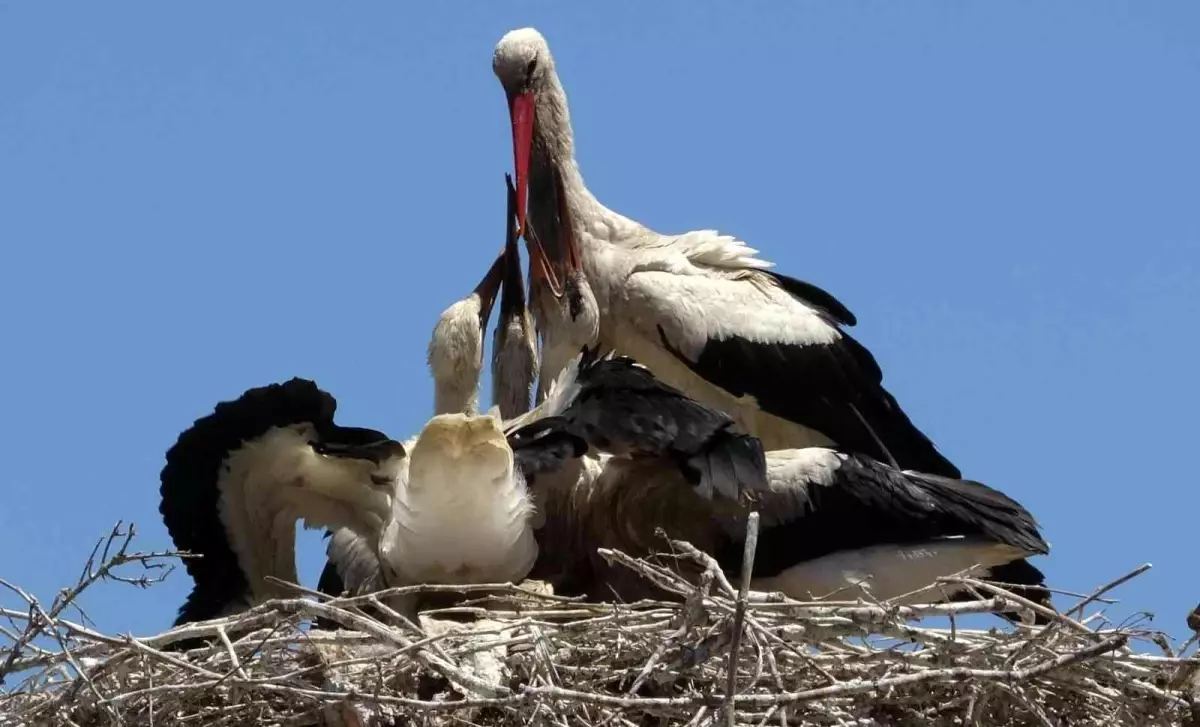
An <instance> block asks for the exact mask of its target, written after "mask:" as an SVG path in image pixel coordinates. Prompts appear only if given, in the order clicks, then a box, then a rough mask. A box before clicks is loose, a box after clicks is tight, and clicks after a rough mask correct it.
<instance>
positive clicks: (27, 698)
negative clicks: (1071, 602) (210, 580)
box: [0, 526, 1200, 727]
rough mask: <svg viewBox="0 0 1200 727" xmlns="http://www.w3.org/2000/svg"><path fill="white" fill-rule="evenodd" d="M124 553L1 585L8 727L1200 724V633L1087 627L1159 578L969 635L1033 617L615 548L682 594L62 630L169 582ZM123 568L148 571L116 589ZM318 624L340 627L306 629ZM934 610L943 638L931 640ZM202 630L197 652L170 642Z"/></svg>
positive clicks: (111, 546)
mask: <svg viewBox="0 0 1200 727" xmlns="http://www.w3.org/2000/svg"><path fill="white" fill-rule="evenodd" d="M132 538H133V529H132V528H129V529H128V530H127V531H121V529H120V527H119V526H118V527H117V528H114V529H113V531H112V533H111V534H110V535H109V536H108V537H107V538H106V539H104V540H103V541H102V543H101V544H100V545H98V546H97V550H96V551H95V552H94V553H93V555H92V557H91V558H90V559H89V561H88V565H87V567H86V568H85V569H84V573H83V575H82V576H81V578H80V579H79V583H78V584H77V585H76V586H75V587H73V588H71V589H69V590H67V591H64V592H63V593H62V594H60V595H59V596H58V597H57V598H55V600H54V602H53V603H52V604H51V605H50V606H49V607H43V606H42V605H41V604H39V602H38V601H37V600H36V599H35V598H34V597H32V596H31V595H29V594H27V593H25V592H24V591H22V590H20V589H19V588H17V587H16V586H14V585H12V584H8V583H6V582H3V581H0V585H3V586H5V587H7V588H8V589H9V590H11V591H12V592H13V593H15V594H17V596H18V597H19V598H21V599H22V600H24V602H25V603H26V604H27V606H28V608H27V609H4V610H3V615H4V616H5V617H6V618H7V619H8V621H9V624H10V626H11V627H12V628H11V630H9V629H4V630H3V631H0V635H2V636H3V637H4V638H5V639H7V642H8V643H7V644H5V646H4V648H3V649H2V650H0V664H2V665H3V666H2V667H0V678H9V679H11V678H12V677H13V676H14V675H18V674H19V675H23V676H24V677H25V678H24V681H23V682H22V683H21V684H20V685H19V686H17V687H16V688H15V689H13V690H12V691H8V692H5V693H4V694H0V724H2V725H28V726H29V727H33V726H34V725H60V724H67V725H93V724H94V725H101V724H116V725H151V724H180V725H187V724H196V725H199V724H206V725H209V724H211V725H223V724H231V725H232V724H281V725H282V724H287V725H323V724H328V725H346V726H347V727H358V726H359V725H362V726H364V727H365V726H366V725H377V724H379V725H388V724H408V723H416V724H442V723H450V722H456V723H463V722H467V723H474V724H481V725H493V724H495V725H499V724H529V723H545V724H554V725H567V724H586V725H599V724H602V723H614V724H621V725H631V724H652V723H657V724H667V723H678V724H688V725H701V724H745V725H765V724H781V725H785V724H789V723H790V724H817V725H850V724H853V725H873V724H888V725H891V724H897V725H903V724H914V725H916V724H920V725H939V724H1014V725H1024V724H1029V725H1057V724H1106V723H1120V724H1138V725H1179V724H1195V722H1189V720H1192V719H1194V716H1193V711H1194V710H1195V704H1196V703H1195V697H1196V691H1197V683H1200V677H1198V675H1200V659H1198V658H1197V657H1196V656H1195V652H1194V650H1192V649H1193V648H1194V642H1195V640H1196V639H1195V637H1193V639H1191V640H1189V641H1188V642H1187V643H1185V644H1183V645H1182V646H1181V647H1180V648H1177V649H1176V648H1172V646H1171V644H1170V643H1168V642H1167V640H1166V638H1165V636H1163V635H1161V634H1157V633H1154V632H1150V631H1146V630H1139V629H1137V628H1133V627H1122V626H1113V625H1111V624H1109V623H1107V622H1106V621H1105V620H1104V619H1103V616H1102V615H1101V614H1100V613H1095V614H1092V615H1090V616H1087V617H1084V616H1083V613H1084V611H1086V610H1087V609H1088V608H1089V607H1090V606H1093V605H1094V604H1096V603H1098V602H1102V601H1103V599H1102V596H1103V593H1104V592H1106V591H1108V590H1110V589H1111V588H1114V587H1117V586H1119V585H1120V584H1121V583H1123V582H1125V581H1127V580H1128V579H1129V578H1132V577H1135V576H1136V575H1138V574H1140V573H1141V572H1144V571H1145V570H1146V567H1143V568H1140V569H1137V570H1135V571H1134V572H1133V573H1131V574H1129V575H1127V576H1123V577H1122V578H1119V579H1117V580H1116V581H1114V582H1113V583H1111V584H1109V585H1108V586H1105V587H1104V588H1102V589H1099V590H1098V591H1097V592H1096V593H1094V594H1092V596H1090V597H1088V598H1086V599H1083V600H1081V601H1080V602H1079V603H1078V604H1077V605H1076V606H1074V607H1072V608H1071V609H1069V610H1068V611H1067V612H1066V613H1064V614H1061V615H1060V614H1056V613H1053V612H1051V611H1049V610H1046V611H1045V613H1046V615H1049V616H1050V617H1051V618H1052V619H1053V621H1052V622H1051V624H1050V625H1049V626H1046V627H1037V628H1034V627H1028V626H1012V625H1010V624H1007V623H1006V622H1002V621H999V620H997V621H996V625H995V626H994V627H992V628H988V629H968V628H963V627H962V626H961V625H959V623H958V621H959V620H960V619H961V618H962V617H963V616H966V615H968V614H987V613H991V612H994V611H998V610H1001V609H1005V608H1008V609H1011V608H1013V607H1014V606H1015V607H1023V608H1033V609H1038V608H1041V607H1039V606H1038V605H1037V604H1032V603H1028V602H1024V601H1022V600H1021V599H1019V598H1018V597H1016V596H1013V595H1012V594H1011V593H1008V592H1007V591H1004V590H1002V589H1000V588H998V587H996V586H994V585H991V584H988V583H984V582H981V581H977V580H974V579H971V578H967V577H962V578H956V579H947V580H952V581H955V582H958V583H960V584H965V585H967V586H969V587H970V588H972V589H974V591H975V592H976V593H977V594H978V600H974V601H971V602H963V603H954V604H939V605H927V606H897V605H893V604H889V603H863V602H857V601H856V602H831V601H822V602H810V603H801V602H797V601H792V600H789V599H785V598H782V597H779V596H777V595H774V594H762V593H752V592H749V591H748V589H747V585H748V584H744V583H743V584H739V585H740V586H741V587H734V586H733V585H732V584H730V583H729V582H728V581H727V580H726V578H725V577H724V575H723V574H722V573H721V571H720V570H719V569H718V568H717V567H716V564H715V563H714V562H712V561H711V559H709V558H708V557H707V556H706V555H705V554H703V553H701V552H699V551H697V550H695V549H694V548H691V547H690V546H689V545H688V544H686V543H678V542H676V543H672V547H673V554H672V555H670V556H664V557H662V558H659V559H656V561H655V562H648V561H646V560H638V559H633V558H629V557H628V556H626V555H624V554H622V553H619V552H615V551H605V552H604V555H605V557H606V558H608V559H610V561H611V562H613V563H617V564H620V565H622V566H624V567H628V568H630V569H632V570H634V571H636V572H637V573H639V574H640V575H641V576H643V577H645V578H648V579H651V580H652V581H654V582H656V583H658V584H659V585H661V586H663V587H664V588H665V589H666V590H667V591H669V592H672V593H675V594H677V595H678V596H679V597H680V598H679V600H678V601H654V602H640V603H634V604H593V603H584V602H581V601H578V600H574V599H569V598H564V597H561V596H555V595H553V594H550V593H547V592H546V590H547V589H544V588H542V589H537V588H534V587H533V585H531V584H528V583H527V584H525V585H522V586H513V585H510V584H500V585H496V584H491V585H486V586H479V587H478V588H486V589H487V590H488V595H487V596H486V597H479V598H474V599H472V597H471V596H470V595H469V592H468V591H469V590H470V589H461V588H447V587H440V588H434V587H421V588H408V589H392V590H391V591H387V592H381V593H379V594H375V595H371V596H362V597H356V598H340V599H327V598H324V597H317V596H316V594H311V593H309V592H307V591H304V590H303V589H300V588H296V597H295V598H287V599H278V600H273V601H270V602H268V603H265V604H262V605H260V606H258V607H256V608H254V609H252V610H250V611H248V612H245V613H242V614H239V615H238V616H236V617H230V618H226V619H220V620H214V621H207V622H204V623H201V624H191V625H188V626H185V627H182V628H179V629H174V630H171V631H168V632H166V633H163V634H160V635H158V636H153V637H149V638H131V637H114V636H108V635H105V634H103V633H100V632H99V631H98V630H96V629H93V628H90V627H89V626H87V625H85V624H86V618H84V617H81V618H80V622H78V623H77V622H74V621H71V620H68V619H67V618H66V616H67V614H68V611H70V610H72V609H74V608H76V606H77V604H76V601H77V600H78V598H79V596H80V594H81V593H83V592H85V590H86V589H87V587H88V586H90V585H91V584H92V583H95V582H96V581H97V580H101V579H111V578H118V579H122V580H125V581H126V582H129V583H132V584H135V585H138V586H143V587H144V586H148V585H151V584H152V583H153V582H154V581H155V580H161V574H158V573H155V572H154V569H161V568H163V566H164V565H165V559H166V558H168V557H170V555H171V554H166V553H150V554H141V553H129V552H128V547H129V545H130V542H131V540H132ZM671 558H686V559H690V560H692V561H695V562H698V563H699V564H700V565H701V566H703V567H704V568H705V570H704V575H703V577H702V578H701V580H700V583H699V586H698V587H697V586H693V585H692V584H690V583H689V582H687V581H685V580H683V579H682V578H680V577H679V576H678V575H676V573H675V571H674V570H673V569H671V568H670V567H668V566H667V565H663V563H664V562H666V563H669V561H670V559H671ZM129 564H137V565H140V566H142V567H143V568H146V569H151V570H150V572H147V573H145V574H144V575H142V576H140V577H137V578H125V577H123V576H120V575H119V574H118V573H117V571H116V569H118V568H120V567H121V566H123V565H129ZM416 590H421V591H429V590H440V591H454V592H462V594H463V599H464V600H463V602H462V603H461V604H460V605H457V606H455V607H454V608H447V609H440V610H439V611H437V612H429V613H426V614H423V615H422V617H421V622H420V623H419V624H418V623H412V622H410V621H408V620H407V619H405V618H404V617H403V616H401V615H400V614H398V613H395V612H394V611H391V610H390V609H388V608H387V607H386V605H385V603H384V602H383V600H381V599H382V598H384V597H386V596H388V595H390V594H399V593H403V592H405V591H409V592H411V591H416ZM367 605H370V606H372V607H373V610H372V611H371V613H373V614H375V615H376V616H378V617H379V619H381V620H377V618H374V617H372V616H368V615H366V613H365V612H364V611H363V610H362V609H361V608H360V607H362V606H367ZM317 617H321V618H324V619H328V620H330V621H332V622H335V623H337V624H339V625H340V626H341V627H343V629H342V630H316V629H309V628H305V627H306V625H307V623H309V622H311V621H312V620H313V619H315V618H317ZM933 617H942V618H948V619H949V621H950V625H949V627H946V628H941V627H939V628H934V627H930V626H921V625H919V621H920V620H922V619H928V618H933ZM196 637H202V638H203V639H204V645H202V646H199V647H197V648H192V649H190V650H186V651H180V650H173V649H171V648H170V647H171V645H172V644H178V643H179V642H181V641H183V640H185V639H194V638H196ZM38 640H41V641H42V642H44V643H46V644H47V645H48V646H39V645H37V644H35V641H38ZM1135 645H1140V646H1141V647H1142V648H1138V649H1135V648H1134V647H1135ZM1147 647H1154V648H1155V649H1156V650H1157V651H1158V653H1148V649H1147ZM1189 650H1192V652H1191V653H1192V656H1185V654H1186V653H1187V652H1188V651H1189Z"/></svg>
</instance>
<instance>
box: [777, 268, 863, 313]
mask: <svg viewBox="0 0 1200 727" xmlns="http://www.w3.org/2000/svg"><path fill="white" fill-rule="evenodd" d="M762 272H763V274H765V275H768V276H770V277H772V278H774V279H775V282H776V283H779V287H781V288H783V289H784V290H786V291H787V292H789V293H791V294H792V295H794V296H796V297H797V298H799V299H800V300H802V301H804V302H805V303H807V304H809V306H811V307H813V308H817V309H818V310H820V312H821V313H823V314H824V315H825V316H826V317H827V318H829V319H831V320H832V321H834V322H836V323H840V324H842V325H843V326H853V325H856V324H857V323H858V319H857V318H855V317H854V314H853V313H851V312H850V309H849V308H847V307H846V306H845V305H843V304H842V302H841V301H840V300H838V299H837V298H835V297H833V294H832V293H830V292H828V291H826V290H824V289H822V288H818V287H817V286H815V285H813V284H812V283H808V282H805V281H803V280H800V279H799V278H793V277H790V276H788V275H784V274H783V273H777V272H775V271H773V270H764V271H762Z"/></svg>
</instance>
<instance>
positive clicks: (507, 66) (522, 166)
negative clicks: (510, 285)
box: [492, 28, 554, 233]
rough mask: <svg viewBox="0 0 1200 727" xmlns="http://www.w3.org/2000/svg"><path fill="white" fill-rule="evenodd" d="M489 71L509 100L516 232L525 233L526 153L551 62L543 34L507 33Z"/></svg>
mask: <svg viewBox="0 0 1200 727" xmlns="http://www.w3.org/2000/svg"><path fill="white" fill-rule="evenodd" d="M492 71H493V72H494V73H495V74H496V78H498V79H500V84H501V85H502V86H504V94H505V96H506V97H507V98H508V114H509V117H510V119H511V121H512V134H513V165H514V170H515V172H516V175H517V229H518V231H519V232H521V233H524V232H525V200H526V190H527V185H528V183H529V152H530V147H531V146H532V144H533V126H534V115H535V114H534V110H535V109H534V105H535V103H536V101H537V95H538V94H539V93H541V92H543V91H545V90H546V88H547V87H548V85H549V84H550V83H551V82H552V78H553V75H552V74H553V73H554V59H553V58H552V57H551V56H550V46H549V45H547V43H546V39H545V38H543V37H542V34H541V33H539V32H537V31H536V30H534V29H533V28H519V29H517V30H512V31H509V32H508V33H506V34H505V35H504V37H503V38H501V39H500V42H499V43H497V44H496V50H495V52H494V53H493V54H492Z"/></svg>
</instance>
